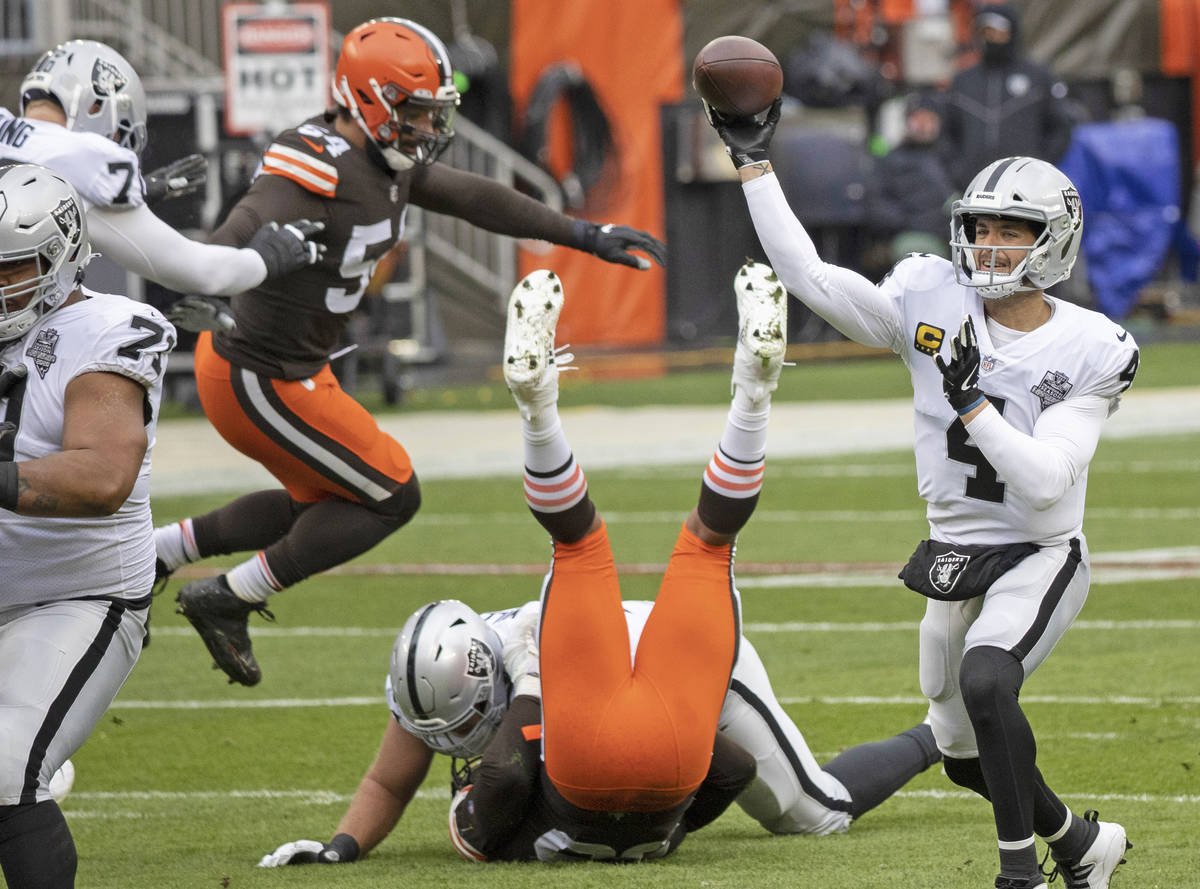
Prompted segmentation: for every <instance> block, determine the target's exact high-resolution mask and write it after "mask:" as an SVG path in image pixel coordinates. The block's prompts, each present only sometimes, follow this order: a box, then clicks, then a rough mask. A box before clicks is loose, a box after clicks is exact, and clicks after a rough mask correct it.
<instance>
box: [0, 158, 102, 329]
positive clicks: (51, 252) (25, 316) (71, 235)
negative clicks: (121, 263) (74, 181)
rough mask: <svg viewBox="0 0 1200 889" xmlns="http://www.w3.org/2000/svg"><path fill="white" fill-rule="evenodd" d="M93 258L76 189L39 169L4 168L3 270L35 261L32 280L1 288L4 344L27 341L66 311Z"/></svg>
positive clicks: (0, 197)
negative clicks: (49, 317)
mask: <svg viewBox="0 0 1200 889" xmlns="http://www.w3.org/2000/svg"><path fill="white" fill-rule="evenodd" d="M90 258H91V251H90V250H89V249H88V239H87V217H86V216H85V215H84V210H83V202H82V201H81V200H80V199H79V195H78V194H76V193H75V189H74V188H72V187H71V184H70V183H69V182H67V181H66V180H65V179H63V178H62V177H61V176H59V175H57V174H56V173H53V172H51V171H50V170H47V169H46V168H45V167H39V166H37V165H36V164H13V165H11V166H7V167H0V266H4V265H7V264H8V263H13V262H24V261H28V260H35V261H36V268H35V270H34V273H33V274H32V275H31V276H30V277H28V278H25V279H24V280H22V281H15V282H12V283H9V284H4V285H3V286H0V342H7V341H9V340H15V339H18V338H20V337H22V336H24V335H25V334H26V333H28V332H29V329H30V328H31V327H33V325H34V324H35V323H37V320H38V318H40V317H41V316H42V315H44V314H46V313H47V312H49V311H51V310H52V309H54V308H56V307H58V306H59V305H61V304H62V302H63V300H65V299H66V298H67V297H68V296H69V295H70V294H71V291H73V290H74V289H75V287H76V285H78V284H79V282H80V281H81V280H82V279H83V270H84V267H85V266H86V265H87V261H88V259H90Z"/></svg>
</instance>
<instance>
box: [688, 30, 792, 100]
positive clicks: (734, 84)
mask: <svg viewBox="0 0 1200 889" xmlns="http://www.w3.org/2000/svg"><path fill="white" fill-rule="evenodd" d="M692 83H693V84H694V85H695V87H696V92H698V93H699V94H700V97H701V98H703V99H704V101H706V102H707V103H708V104H709V105H711V106H712V107H713V108H715V109H716V110H717V111H719V112H721V113H722V114H724V115H727V116H730V117H753V116H754V115H756V114H758V113H760V112H762V111H765V110H766V109H767V108H769V107H770V105H771V103H772V102H774V101H775V100H776V99H777V98H779V94H780V93H781V92H783V69H782V68H781V67H780V66H779V60H778V59H776V58H775V54H774V53H772V52H771V51H770V50H769V49H767V48H766V47H765V46H763V45H762V44H761V43H759V42H758V41H756V40H751V39H750V38H749V37H738V36H734V35H731V36H727V37H718V38H717V39H716V40H711V41H709V42H708V43H707V44H705V45H704V47H703V48H702V49H701V50H700V52H698V53H696V61H695V62H693V63H692Z"/></svg>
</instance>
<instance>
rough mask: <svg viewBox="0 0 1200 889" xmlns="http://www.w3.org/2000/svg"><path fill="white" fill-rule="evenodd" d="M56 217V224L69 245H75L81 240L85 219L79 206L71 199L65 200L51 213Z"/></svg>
mask: <svg viewBox="0 0 1200 889" xmlns="http://www.w3.org/2000/svg"><path fill="white" fill-rule="evenodd" d="M50 215H52V216H53V217H54V222H55V224H56V225H58V230H59V231H60V232H62V233H63V237H64V238H66V239H67V243H68V244H73V243H75V242H76V241H78V240H79V231H80V229H81V228H82V226H83V219H82V217H81V216H80V213H79V205H78V204H77V203H75V202H74V201H73V200H71V199H70V198H63V199H62V200H61V201H59V202H58V206H57V207H55V208H54V210H53V211H51V214H50Z"/></svg>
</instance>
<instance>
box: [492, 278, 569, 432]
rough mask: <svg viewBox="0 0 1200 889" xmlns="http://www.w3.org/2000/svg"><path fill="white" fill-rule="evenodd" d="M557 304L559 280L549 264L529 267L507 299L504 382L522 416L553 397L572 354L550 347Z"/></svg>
mask: <svg viewBox="0 0 1200 889" xmlns="http://www.w3.org/2000/svg"><path fill="white" fill-rule="evenodd" d="M562 305H563V288H562V281H561V280H560V279H559V277H558V275H556V274H554V272H552V271H549V270H548V269H538V270H537V271H536V272H530V273H529V274H528V275H526V276H525V277H524V278H522V279H521V280H520V281H519V282H518V283H517V286H516V287H514V288H513V292H512V295H511V296H509V298H508V321H507V324H506V325H505V328H504V382H505V383H506V384H507V385H508V391H510V392H511V393H512V395H513V398H514V399H515V400H516V402H517V407H518V408H519V409H520V411H521V416H522V417H524V418H525V419H527V420H528V419H530V418H531V417H534V416H537V414H538V413H539V412H540V411H541V410H542V409H543V408H545V407H548V406H549V405H552V404H554V403H555V402H556V401H558V371H559V366H560V365H561V364H565V363H566V362H569V361H570V360H571V359H572V356H571V355H564V354H559V355H556V354H555V349H554V328H555V327H556V326H557V325H558V313H559V312H560V311H562ZM556 359H557V360H556Z"/></svg>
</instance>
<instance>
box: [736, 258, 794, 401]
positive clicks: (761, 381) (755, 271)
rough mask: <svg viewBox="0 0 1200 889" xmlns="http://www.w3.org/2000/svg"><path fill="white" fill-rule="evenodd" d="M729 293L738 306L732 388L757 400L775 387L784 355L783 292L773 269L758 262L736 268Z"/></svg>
mask: <svg viewBox="0 0 1200 889" xmlns="http://www.w3.org/2000/svg"><path fill="white" fill-rule="evenodd" d="M733 291H734V293H735V294H736V295H737V307H738V343H737V350H736V351H735V352H734V355H733V385H734V386H735V387H737V388H740V389H741V390H742V391H743V392H745V393H746V395H748V396H749V397H750V399H751V400H752V401H761V400H762V399H763V398H765V397H766V396H767V395H768V394H770V393H771V392H774V391H775V388H776V387H777V386H778V385H779V371H780V368H782V367H783V357H784V353H786V352H787V291H786V290H784V289H783V285H782V284H781V283H779V276H778V275H776V274H775V271H774V269H772V268H771V267H770V266H769V265H765V264H764V263H761V262H747V263H746V264H745V265H744V266H742V267H741V268H740V269H738V273H737V275H736V276H734V279H733Z"/></svg>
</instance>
